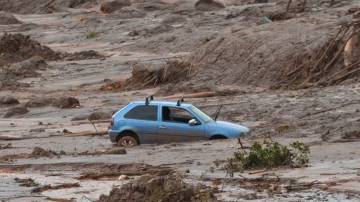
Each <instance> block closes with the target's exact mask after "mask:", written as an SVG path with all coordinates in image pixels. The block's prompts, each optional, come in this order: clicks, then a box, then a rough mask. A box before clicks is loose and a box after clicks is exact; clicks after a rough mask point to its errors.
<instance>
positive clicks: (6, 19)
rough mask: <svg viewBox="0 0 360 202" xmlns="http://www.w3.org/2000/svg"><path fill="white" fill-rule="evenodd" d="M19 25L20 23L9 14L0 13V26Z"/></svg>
mask: <svg viewBox="0 0 360 202" xmlns="http://www.w3.org/2000/svg"><path fill="white" fill-rule="evenodd" d="M14 24H21V22H20V21H19V20H18V19H16V18H15V17H14V15H12V14H11V13H7V12H3V11H1V12H0V25H14Z"/></svg>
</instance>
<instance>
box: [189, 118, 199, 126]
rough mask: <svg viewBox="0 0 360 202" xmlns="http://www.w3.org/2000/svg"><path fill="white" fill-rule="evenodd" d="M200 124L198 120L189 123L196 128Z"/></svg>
mask: <svg viewBox="0 0 360 202" xmlns="http://www.w3.org/2000/svg"><path fill="white" fill-rule="evenodd" d="M198 124H199V123H198V121H197V120H196V119H191V120H190V121H189V125H190V126H195V125H198Z"/></svg>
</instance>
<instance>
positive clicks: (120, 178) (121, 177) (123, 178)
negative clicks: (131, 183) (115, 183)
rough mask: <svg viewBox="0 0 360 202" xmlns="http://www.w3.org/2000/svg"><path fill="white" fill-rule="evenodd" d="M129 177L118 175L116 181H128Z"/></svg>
mask: <svg viewBox="0 0 360 202" xmlns="http://www.w3.org/2000/svg"><path fill="white" fill-rule="evenodd" d="M128 179H129V177H128V176H127V175H120V176H119V179H118V180H128Z"/></svg>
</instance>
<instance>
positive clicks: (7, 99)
mask: <svg viewBox="0 0 360 202" xmlns="http://www.w3.org/2000/svg"><path fill="white" fill-rule="evenodd" d="M19 103H20V102H19V100H17V99H16V98H14V97H11V96H3V97H0V105H16V104H19Z"/></svg>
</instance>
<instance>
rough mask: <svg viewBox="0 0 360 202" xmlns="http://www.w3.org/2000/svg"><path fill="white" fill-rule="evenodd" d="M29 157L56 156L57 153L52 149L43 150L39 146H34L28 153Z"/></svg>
mask: <svg viewBox="0 0 360 202" xmlns="http://www.w3.org/2000/svg"><path fill="white" fill-rule="evenodd" d="M30 156H31V157H34V158H38V157H54V156H58V154H57V153H56V152H54V151H52V150H45V149H43V148H41V147H35V148H34V149H33V151H32V152H31V154H30Z"/></svg>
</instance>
